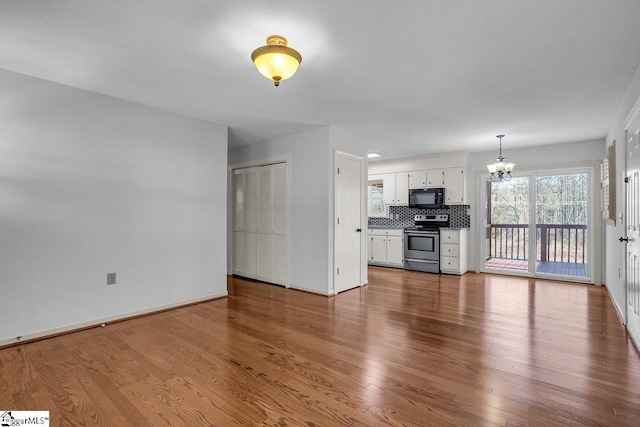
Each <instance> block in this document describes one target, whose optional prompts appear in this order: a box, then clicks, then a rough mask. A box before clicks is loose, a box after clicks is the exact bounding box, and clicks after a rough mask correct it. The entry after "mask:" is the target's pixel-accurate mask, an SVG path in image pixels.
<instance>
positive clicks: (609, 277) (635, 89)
mask: <svg viewBox="0 0 640 427" xmlns="http://www.w3.org/2000/svg"><path fill="white" fill-rule="evenodd" d="M639 97H640V67H639V68H638V69H637V70H636V73H635V75H634V76H633V78H632V79H631V82H630V84H629V87H628V88H627V91H626V92H625V95H624V98H623V100H622V102H621V103H620V108H619V109H618V111H617V113H616V115H615V118H614V121H613V123H612V125H611V128H610V129H609V133H608V134H607V138H606V143H607V146H608V145H611V143H612V142H613V141H615V142H616V212H617V213H618V215H619V214H624V212H625V206H624V204H625V200H624V197H625V191H626V188H625V183H624V179H623V176H624V174H625V170H624V168H625V148H626V143H625V132H624V121H625V120H626V118H627V116H628V115H629V113H630V112H631V109H632V108H633V106H634V105H635V103H636V101H637V100H638V98H639ZM605 234H606V239H605V240H606V241H605V247H606V276H605V284H606V285H607V289H608V290H609V293H610V294H611V296H612V298H613V300H614V303H615V304H616V306H617V308H618V310H619V311H620V314H621V315H622V316H623V318H624V317H625V316H626V312H625V288H624V259H625V253H624V250H625V246H624V244H622V243H620V242H619V241H618V238H620V237H622V236H625V235H626V232H625V224H624V223H623V222H621V221H616V225H615V226H614V225H606V226H605Z"/></svg>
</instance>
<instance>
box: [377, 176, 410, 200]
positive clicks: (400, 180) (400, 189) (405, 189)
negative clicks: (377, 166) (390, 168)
mask: <svg viewBox="0 0 640 427" xmlns="http://www.w3.org/2000/svg"><path fill="white" fill-rule="evenodd" d="M382 187H383V189H384V193H383V195H384V204H385V205H398V206H406V205H408V204H409V174H408V173H406V172H404V173H388V174H384V176H383V178H382Z"/></svg>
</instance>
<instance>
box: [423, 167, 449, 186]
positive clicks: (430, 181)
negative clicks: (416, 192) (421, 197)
mask: <svg viewBox="0 0 640 427" xmlns="http://www.w3.org/2000/svg"><path fill="white" fill-rule="evenodd" d="M444 186H445V185H444V169H431V170H428V171H427V187H444Z"/></svg>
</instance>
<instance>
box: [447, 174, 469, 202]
mask: <svg viewBox="0 0 640 427" xmlns="http://www.w3.org/2000/svg"><path fill="white" fill-rule="evenodd" d="M443 176H444V198H445V205H464V204H465V203H467V202H466V200H467V194H466V186H465V183H464V181H465V180H464V168H451V169H444V175H443Z"/></svg>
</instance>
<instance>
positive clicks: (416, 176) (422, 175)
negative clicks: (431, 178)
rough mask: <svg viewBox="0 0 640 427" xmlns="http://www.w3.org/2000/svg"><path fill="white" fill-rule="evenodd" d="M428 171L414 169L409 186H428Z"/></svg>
mask: <svg viewBox="0 0 640 427" xmlns="http://www.w3.org/2000/svg"><path fill="white" fill-rule="evenodd" d="M426 187H427V171H414V172H410V173H409V188H411V189H413V188H426Z"/></svg>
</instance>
